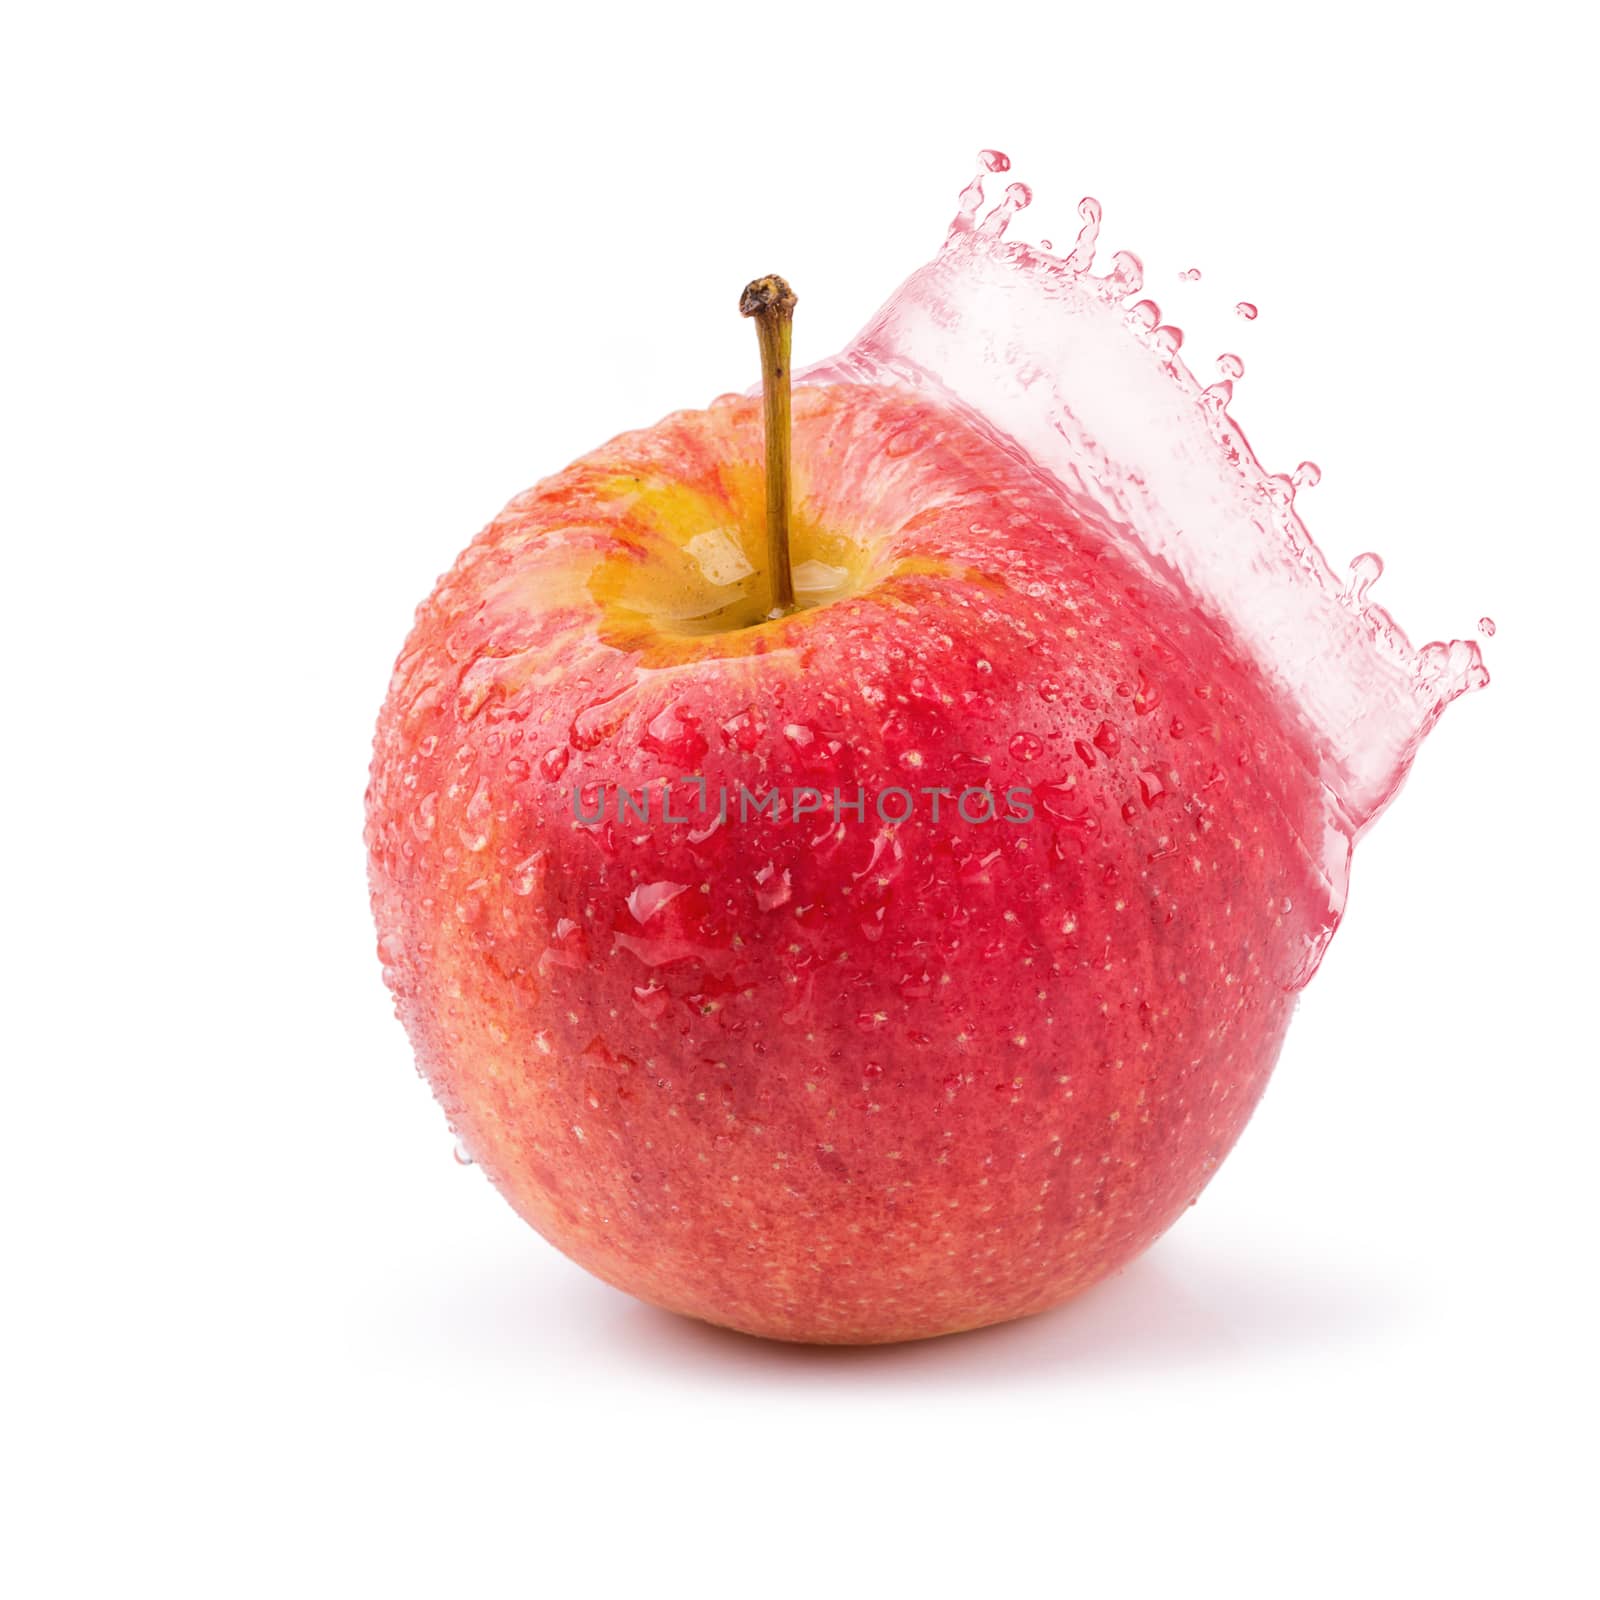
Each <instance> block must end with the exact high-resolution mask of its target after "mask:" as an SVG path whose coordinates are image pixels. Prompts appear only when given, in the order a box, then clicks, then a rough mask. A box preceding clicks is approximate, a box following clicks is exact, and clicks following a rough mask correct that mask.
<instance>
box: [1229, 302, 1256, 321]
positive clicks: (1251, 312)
mask: <svg viewBox="0 0 1600 1600" xmlns="http://www.w3.org/2000/svg"><path fill="white" fill-rule="evenodd" d="M1233 309H1234V311H1235V312H1236V313H1237V314H1238V315H1239V316H1241V317H1243V318H1244V320H1245V321H1246V322H1254V321H1255V320H1256V318H1257V317H1258V316H1259V315H1260V313H1259V312H1258V311H1257V310H1256V308H1255V307H1254V306H1253V305H1251V303H1250V302H1249V301H1248V300H1241V301H1240V302H1239V303H1238V305H1236V306H1235V307H1234V308H1233Z"/></svg>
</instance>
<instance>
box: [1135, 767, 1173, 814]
mask: <svg viewBox="0 0 1600 1600" xmlns="http://www.w3.org/2000/svg"><path fill="white" fill-rule="evenodd" d="M1166 792H1167V786H1166V784H1164V783H1163V782H1162V781H1161V774H1160V773H1159V772H1157V771H1156V770H1155V769H1154V768H1153V767H1146V768H1145V769H1144V770H1143V771H1142V772H1140V774H1139V798H1140V799H1141V800H1143V801H1144V803H1145V805H1146V807H1149V806H1153V805H1154V804H1155V803H1156V801H1157V800H1159V799H1160V798H1161V797H1162V795H1164V794H1165V793H1166Z"/></svg>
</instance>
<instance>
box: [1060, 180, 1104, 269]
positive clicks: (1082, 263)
mask: <svg viewBox="0 0 1600 1600" xmlns="http://www.w3.org/2000/svg"><path fill="white" fill-rule="evenodd" d="M1078 215H1079V216H1080V217H1081V218H1082V219H1083V226H1082V227H1081V228H1079V229H1078V239H1077V243H1076V244H1074V245H1073V247H1072V254H1071V255H1070V256H1068V257H1067V269H1068V271H1070V272H1087V271H1088V270H1089V268H1090V267H1092V266H1093V265H1094V252H1095V246H1096V245H1097V244H1099V242H1100V217H1101V211H1100V202H1099V201H1098V200H1096V199H1095V197H1094V196H1093V195H1092V194H1086V195H1085V196H1084V197H1083V199H1081V200H1080V201H1079V202H1078Z"/></svg>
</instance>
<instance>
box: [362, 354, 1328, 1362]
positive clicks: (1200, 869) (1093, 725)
mask: <svg viewBox="0 0 1600 1600" xmlns="http://www.w3.org/2000/svg"><path fill="white" fill-rule="evenodd" d="M765 492H766V491H765V487H764V479H763V431H762V409H761V404H760V402H758V401H751V400H744V399H735V398H729V399H724V400H721V401H719V402H717V403H716V404H715V405H714V406H712V407H711V409H709V410H707V411H700V412H685V413H680V414H678V415H676V416H673V417H669V418H667V419H666V420H665V421H664V422H662V423H661V424H659V425H658V426H657V427H655V428H652V429H649V430H647V431H645V432H640V433H630V434H625V435H623V436H622V437H620V438H618V439H616V440H614V441H612V442H611V443H610V444H608V445H606V446H605V447H604V448H602V449H600V450H598V451H596V452H595V453H594V454H592V455H590V456H587V457H585V458H584V459H582V460H581V461H578V462H576V463H575V464H574V465H573V466H571V467H569V468H568V469H567V470H566V471H565V472H562V473H560V474H559V475H557V476H556V477H553V478H550V479H547V480H546V481H545V482H543V483H541V484H540V485H539V486H538V487H536V488H534V489H532V490H530V491H529V492H528V493H526V494H524V495H521V496H519V497H518V498H517V499H516V500H514V501H513V502H512V503H511V504H510V505H509V506H508V507H507V508H506V510H505V511H504V512H503V513H502V514H501V515H500V516H499V517H498V518H497V519H496V520H495V521H494V522H493V523H492V524H491V525H490V526H489V527H488V528H487V529H486V530H485V531H484V532H483V533H482V534H480V535H479V537H478V538H477V539H476V540H475V541H474V542H473V543H472V545H471V546H470V547H469V548H468V549H467V550H466V552H465V553H464V554H463V555H462V556H461V558H460V560H459V561H458V562H457V563H456V565H455V567H454V569H453V570H452V571H451V572H450V573H449V574H448V575H447V576H446V577H445V578H444V579H443V580H442V581H441V583H440V584H439V586H438V587H437V589H436V590H435V591H434V593H433V595H432V597H431V598H430V599H429V600H428V601H427V602H426V603H425V604H424V605H423V606H422V608H421V609H420V611H419V612H418V615H417V620H416V625H415V627H414V629H413V631H412V634H411V637H410V639H409V641H408V642H407V644H406V647H405V650H404V652H403V654H402V655H401V657H400V660H399V662H398V665H397V667H396V669H395V673H394V678H393V682H392V685H391V688H390V692H389V696H388V700H387V703H386V704H385V706H384V709H383V712H382V716H381V720H380V722H379V725H378V733H377V744H376V753H375V756H374V759H373V765H372V782H371V788H370V790H369V794H368V834H367V837H368V843H369V848H370V855H371V876H372V892H373V903H374V907H375V910H376V915H377V920H378V924H379V931H380V945H379V949H380V953H381V956H382V959H383V962H384V965H385V969H386V976H387V978H388V981H389V983H390V985H391V987H392V988H393V990H394V992H395V995H396V997H397V1005H398V1010H399V1014H400V1017H401V1019H402V1021H403V1022H404V1023H405V1026H406V1028H407V1030H408V1031H409V1033H410V1036H411V1039H412V1042H413V1044H414V1045H415V1048H416V1052H417V1058H418V1061H419V1064H420V1066H421V1069H422V1071H423V1073H424V1074H425V1075H426V1077H427V1079H428V1081H429V1082H430V1083H431V1085H432V1086H433V1089H434V1091H435V1093H436V1094H437V1095H438V1097H439V1099H440V1100H441V1102H442V1103H443V1105H444V1108H445V1110H446V1112H447V1114H448V1116H449V1118H450V1120H451V1122H452V1124H453V1126H454V1127H455V1129H456V1131H457V1134H458V1135H459V1137H460V1138H461V1140H462V1141H463V1142H464V1143H465V1146H466V1148H467V1150H468V1151H469V1152H470V1153H471V1155H472V1156H473V1157H474V1158H475V1159H476V1160H477V1161H478V1163H479V1164H480V1165H481V1166H482V1167H483V1168H484V1170H485V1171H486V1172H487V1173H488V1175H489V1176H490V1178H491V1179H492V1180H493V1181H494V1183H495V1184H496V1185H497V1186H498V1187H499V1188H500V1190H501V1191H502V1193H504V1194H505V1196H506V1198H507V1199H508V1200H509V1201H510V1202H511V1203H512V1205H514V1206H515V1207H516V1209H517V1210H518V1211H519V1212H520V1213H521V1215H522V1216H523V1217H525V1218H526V1219H527V1221H528V1222H530V1223H531V1224H532V1225H533V1226H534V1227H535V1228H537V1229H538V1230H539V1231H540V1232H541V1233H542V1234H543V1235H544V1236H545V1237H546V1238H548V1239H550V1240H551V1241H552V1242H554V1243H555V1244H556V1245H558V1246H559V1247H560V1248H561V1249H562V1250H564V1251H565V1252H566V1253H567V1254H568V1255H569V1256H571V1257H572V1258H573V1259H574V1260H576V1261H578V1262H580V1263H581V1264H582V1265H583V1266H585V1267H587V1268H589V1269H590V1270H591V1271H592V1272H594V1273H596V1274H598V1275H599V1276H600V1277H602V1278H604V1279H605V1280H607V1281H608V1282H610V1283H613V1284H616V1285H618V1286H620V1287H621V1288H624V1289H627V1290H629V1291H631V1292H632V1293H634V1294H636V1295H638V1296H640V1297H642V1298H643V1299H645V1300H648V1301H650V1302H653V1303H654V1304H656V1305H659V1306H664V1307H668V1308H670V1309H672V1310H674V1311H679V1312H685V1313H688V1314H690V1315H692V1316H696V1317H701V1318H704V1319H706V1320H707V1321H710V1322H715V1323H720V1324H724V1325H726V1326H729V1327H733V1328H739V1329H743V1330H745V1331H748V1332H751V1333H757V1334H764V1335H769V1336H773V1337H777V1338H783V1339H796V1340H810V1341H818V1342H830V1343H831V1342H850V1343H856V1342H874V1341H884V1340H896V1339H908V1338H917V1337H923V1336H927V1335H932V1334H940V1333H947V1332H950V1331H953V1330H957V1329H963V1328H973V1327H978V1326H981V1325H983V1324H987V1323H993V1322H997V1321H1001V1320H1003V1319H1006V1318H1011V1317H1017V1316H1022V1315H1026V1314H1028V1313H1030V1312H1036V1311H1040V1310H1042V1309H1044V1308H1045V1307H1048V1306H1050V1305H1053V1304H1055V1303H1056V1302H1058V1301H1060V1300H1062V1299H1064V1298H1065V1297H1066V1296H1068V1295H1071V1294H1073V1293H1075V1292H1076V1291H1078V1290H1080V1289H1082V1288H1084V1287H1085V1286H1086V1285H1088V1284H1090V1283H1092V1282H1094V1281H1095V1280H1096V1279H1097V1278H1100V1277H1102V1276H1103V1275H1104V1274H1106V1273H1108V1272H1110V1271H1113V1270H1114V1269H1115V1268H1117V1267H1119V1266H1121V1265H1122V1264H1124V1263H1125V1262H1127V1261H1128V1260H1129V1259H1130V1258H1131V1257H1132V1256H1133V1255H1135V1254H1136V1253H1137V1252H1138V1251H1140V1250H1142V1249H1143V1248H1144V1247H1145V1246H1146V1245H1148V1244H1149V1243H1150V1242H1151V1240H1153V1239H1154V1238H1155V1237H1156V1236H1157V1235H1158V1234H1160V1233H1161V1232H1162V1231H1163V1229H1165V1228H1166V1227H1167V1226H1168V1225H1169V1224H1170V1223H1171V1222H1172V1221H1173V1219H1174V1218H1175V1217H1177V1216H1178V1215H1179V1213H1180V1212H1182V1210H1183V1209H1184V1208H1185V1206H1187V1205H1188V1204H1190V1203H1191V1202H1192V1201H1193V1200H1194V1198H1195V1196H1196V1195H1197V1194H1198V1193H1199V1191H1200V1189H1201V1188H1202V1187H1203V1186H1204V1184H1205V1183H1206V1181H1207V1179H1208V1178H1209V1177H1210V1175H1211V1174H1212V1173H1213V1172H1214V1171H1215V1170H1216V1167H1217V1165H1218V1163H1219V1162H1220V1161H1221V1160H1222V1158H1223V1156H1224V1155H1225V1154H1226V1153H1227V1151H1228V1149H1229V1148H1230V1146H1231V1145H1232V1144H1233V1142H1234V1140H1235V1139H1236V1138H1237V1136H1238V1134H1239V1132H1240V1130H1241V1129H1242V1127H1243V1126H1244V1123H1245V1121H1246V1119H1247V1118H1248V1117H1249V1115H1250V1112H1251V1109H1252V1108H1253V1107H1254V1105H1255V1103H1256V1101H1257V1098H1258V1096H1259V1095H1260V1093H1261V1091H1262V1088H1263V1086H1264V1085H1265V1083H1266V1079H1267V1076H1268V1073H1269V1072H1270V1071H1271V1068H1272V1065H1273V1062H1274V1060H1275V1058H1276V1056H1277V1053H1278V1048H1279V1044H1280V1042H1281V1040H1282V1038H1283V1033H1284V1028H1285V1026H1286V1024H1287V1022H1288V1018H1289V1014H1290V1010H1291V1007H1292V1004H1293V998H1294V987H1295V984H1296V981H1297V978H1298V976H1299V975H1300V973H1301V972H1302V970H1303V964H1304V961H1305V953H1306V946H1307V941H1308V939H1310V938H1311V937H1312V936H1313V935H1314V934H1315V932H1316V931H1317V928H1318V925H1319V917H1320V915H1321V914H1322V913H1325V912H1326V909H1327V901H1326V891H1325V889H1324V887H1323V884H1322V880H1321V876H1320V871H1319V861H1320V852H1321V841H1322V837H1323V811H1322V800H1321V795H1320V790H1319V785H1318V782H1317V779H1316V776H1315V764H1314V762H1313V760H1312V758H1311V755H1310V751H1309V748H1308V746H1307V744H1306V742H1305V739H1304V736H1303V735H1302V734H1301V733H1300V732H1299V731H1298V729H1297V727H1296V726H1295V725H1294V723H1293V722H1292V720H1291V719H1289V718H1287V717H1286V716H1284V715H1283V714H1282V713H1281V712H1280V710H1279V708H1278V706H1277V704H1276V703H1275V700H1274V697H1273V695H1272V694H1271V692H1270V690H1269V689H1268V688H1267V686H1266V685H1265V684H1264V682H1263V680H1262V678H1261V677H1260V675H1259V674H1258V673H1257V671H1256V670H1255V669H1254V668H1252V667H1251V666H1250V665H1248V664H1247V663H1246V662H1244V661H1243V660H1241V659H1240V658H1239V657H1238V655H1237V654H1236V653H1235V652H1234V651H1232V650H1231V649H1230V648H1229V646H1228V645H1227V644H1226V643H1225V642H1224V641H1223V639H1222V638H1220V637H1219V635H1218V633H1217V632H1215V631H1214V630H1213V629H1212V628H1211V627H1210V626H1209V625H1208V623H1207V622H1206V621H1205V620H1204V619H1203V618H1202V617H1201V616H1199V615H1198V614H1197V613H1196V611H1195V609H1194V608H1193V606H1192V605H1190V604H1189V603H1188V602H1187V601H1186V600H1185V599H1184V598H1183V597H1182V596H1181V595H1178V594H1176V593H1175V592H1173V591H1172V590H1170V589H1169V588H1168V587H1167V586H1166V585H1165V584H1163V583H1159V582H1157V581H1156V580H1154V579H1153V578H1151V577H1150V576H1149V575H1148V574H1146V573H1144V572H1142V571H1140V570H1138V569H1136V568H1135V567H1134V566H1133V565H1131V564H1130V563H1129V562H1127V561H1126V560H1124V559H1123V558H1122V557H1121V556H1119V555H1118V553H1117V552H1116V550H1114V549H1113V548H1112V547H1111V546H1110V545H1109V544H1108V543H1107V542H1106V541H1105V540H1104V539H1102V538H1100V537H1097V536H1096V534H1095V533H1094V532H1093V531H1091V529H1090V528H1088V527H1087V526H1086V525H1085V523H1084V522H1083V520H1082V519H1081V518H1080V516H1079V515H1078V514H1077V513H1076V512H1075V511H1074V509H1073V506H1072V505H1071V504H1070V503H1069V502H1068V501H1067V500H1066V499H1065V498H1064V496H1063V494H1062V492H1061V491H1060V490H1059V488H1058V487H1056V486H1055V485H1054V484H1053V483H1052V482H1050V481H1046V480H1045V479H1043V478H1042V477H1041V476H1040V475H1039V474H1038V473H1037V471H1036V470H1035V469H1034V468H1032V467H1031V466H1030V464H1029V463H1028V462H1027V460H1026V459H1025V458H1023V457H1021V456H1020V454H1019V453H1017V452H1015V451H1014V450H1012V449H1011V448H1009V447H1008V446H1007V445H1006V444H1005V443H1003V442H1002V441H1000V440H998V439H996V438H994V437H991V436H989V435H988V434H986V433H985V432H983V431H981V430H980V428H979V427H977V426H976V425H974V424H972V423H971V422H969V421H968V420H966V419H965V418H964V417H963V416H960V415H958V414H956V413H955V412H954V411H951V410H947V409H944V408H943V407H942V406H940V405H938V404H935V403H932V402H930V401H929V400H928V399H926V398H923V397H921V396H918V395H916V394H913V393H910V392H896V391H891V390H884V389H876V388H866V387H855V386H850V385H830V386H819V387H814V388H802V389H801V390H799V391H797V392H796V394H795V396H794V432H793V489H792V504H793V524H792V528H791V530H790V534H789V538H790V545H791V554H792V559H793V570H794V574H795V580H796V589H797V595H798V603H799V609H796V610H794V611H793V612H791V613H790V614H787V615H782V616H779V617H776V618H772V619H768V618H767V616H766V612H767V610H768V607H769V605H770V590H769V580H768V576H767V573H766V568H767V565H768V562H769V557H768V551H767V536H768V532H769V520H768V515H767V510H766V501H765ZM696 778H699V779H702V780H703V791H704V794H705V797H706V798H705V809H704V810H702V809H701V793H702V786H701V785H698V784H696V783H693V782H691V781H689V780H693V779H696ZM939 790H942V791H944V792H945V793H944V795H943V796H940V795H938V794H936V793H934V792H932V791H939ZM982 790H987V791H989V793H990V796H991V797H992V798H991V799H990V800H985V799H984V798H983V797H982V795H981V794H979V793H977V791H982ZM722 791H726V793H727V796H728V800H727V805H726V812H727V814H726V816H725V818H724V817H721V816H719V812H720V811H721V810H722V809H723V808H722V806H721V805H720V804H719V795H720V794H721V792H722ZM741 791H748V793H749V795H750V796H751V797H754V798H751V799H748V800H746V801H745V803H744V805H743V807H742V808H741V799H742V798H743V797H742V795H741ZM773 791H776V792H777V793H778V795H779V796H780V797H781V803H780V804H779V805H778V807H777V809H778V812H779V814H778V815H776V816H774V815H772V814H771V807H770V804H769V806H768V807H766V808H763V809H760V810H756V809H754V802H755V798H762V799H764V798H766V797H767V796H768V795H769V794H770V793H771V792H773ZM797 791H798V792H799V803H796V802H795V796H796V792H797ZM807 791H814V795H813V794H812V793H807ZM836 791H837V792H838V798H839V799H840V800H841V801H842V802H845V805H843V806H841V807H840V809H839V810H838V812H837V813H836V812H835V792H836ZM624 793H625V794H626V796H627V800H626V801H625V802H621V796H622V795H623V794H624ZM902 795H904V796H906V797H907V798H909V799H910V800H911V801H912V804H911V805H910V807H909V814H908V815H906V816H905V819H904V820H885V817H888V818H899V817H900V816H901V814H902V813H904V812H906V811H907V804H906V799H903V798H901V796H902ZM963 795H965V798H966V803H965V805H964V806H962V805H959V804H958V797H960V796H963ZM886 796H887V797H888V798H887V800H885V798H884V797H886ZM818 799H820V801H821V803H820V804H818V803H816V801H817V800H818ZM858 799H859V800H860V801H861V802H862V814H860V815H858V814H857V813H856V809H855V802H856V801H857V800H858ZM664 800H666V802H667V803H668V806H669V809H668V810H666V811H664V810H663V801H664ZM619 802H621V812H620V815H619ZM880 806H882V807H884V809H883V811H882V812H880ZM646 807H648V819H646V818H645V816H644V815H643V811H644V808H646ZM741 809H743V811H744V812H745V814H744V815H741V814H740V813H741ZM936 809H937V816H936V815H935V810H936ZM600 813H603V814H600ZM674 819H687V820H674Z"/></svg>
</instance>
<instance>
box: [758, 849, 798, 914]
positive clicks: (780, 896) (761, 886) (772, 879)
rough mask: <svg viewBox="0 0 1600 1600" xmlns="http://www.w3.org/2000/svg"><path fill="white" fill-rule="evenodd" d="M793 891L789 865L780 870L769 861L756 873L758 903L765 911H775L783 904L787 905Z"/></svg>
mask: <svg viewBox="0 0 1600 1600" xmlns="http://www.w3.org/2000/svg"><path fill="white" fill-rule="evenodd" d="M793 892H794V887H793V884H792V883H791V882H790V878H789V869H788V868H787V867H785V868H784V869H783V871H782V872H779V871H778V869H777V868H776V867H775V866H773V864H772V863H771V862H770V861H769V862H768V863H767V864H766V866H764V867H763V868H762V869H761V870H760V871H759V872H758V873H757V874H756V904H757V905H758V906H760V907H761V909H762V910H763V911H774V910H776V909H777V908H778V907H779V906H781V905H787V904H788V902H789V897H790V895H791V894H793Z"/></svg>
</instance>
